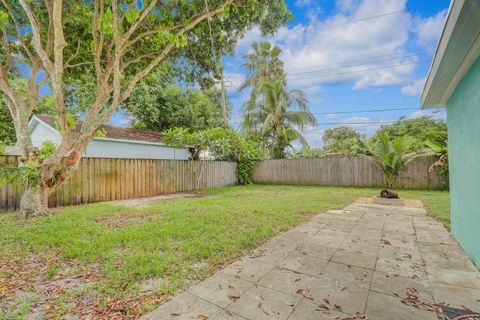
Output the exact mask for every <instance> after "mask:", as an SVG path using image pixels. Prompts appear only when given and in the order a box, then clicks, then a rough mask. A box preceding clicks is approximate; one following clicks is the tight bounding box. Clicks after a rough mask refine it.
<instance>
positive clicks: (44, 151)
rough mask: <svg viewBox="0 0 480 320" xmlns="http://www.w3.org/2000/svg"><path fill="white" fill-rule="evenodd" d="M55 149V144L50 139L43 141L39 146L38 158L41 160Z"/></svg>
mask: <svg viewBox="0 0 480 320" xmlns="http://www.w3.org/2000/svg"><path fill="white" fill-rule="evenodd" d="M55 151H57V146H56V145H55V143H53V142H52V141H49V140H47V141H43V142H42V147H41V148H40V153H39V155H38V160H40V161H43V160H45V159H47V158H48V157H50V156H51V155H52V154H54V153H55Z"/></svg>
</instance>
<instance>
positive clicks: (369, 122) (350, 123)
mask: <svg viewBox="0 0 480 320" xmlns="http://www.w3.org/2000/svg"><path fill="white" fill-rule="evenodd" d="M395 122H396V121H366V122H320V123H317V125H319V126H326V125H332V124H335V125H353V124H360V125H364V124H392V123H395Z"/></svg>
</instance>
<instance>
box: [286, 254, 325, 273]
mask: <svg viewBox="0 0 480 320" xmlns="http://www.w3.org/2000/svg"><path fill="white" fill-rule="evenodd" d="M327 263H328V260H325V259H321V258H316V257H312V256H309V255H307V254H305V253H303V252H302V251H294V252H292V253H291V254H289V255H288V256H287V257H286V258H285V259H284V260H283V261H282V262H281V263H279V264H278V265H279V266H280V267H282V268H285V269H289V270H293V271H297V272H300V273H305V274H309V275H312V276H318V275H320V274H321V272H322V270H323V267H324V266H325V265H326V264H327Z"/></svg>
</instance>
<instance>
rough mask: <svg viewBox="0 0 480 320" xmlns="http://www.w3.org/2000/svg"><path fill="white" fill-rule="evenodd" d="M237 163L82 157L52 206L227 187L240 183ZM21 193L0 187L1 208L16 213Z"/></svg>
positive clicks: (5, 160) (7, 162)
mask: <svg viewBox="0 0 480 320" xmlns="http://www.w3.org/2000/svg"><path fill="white" fill-rule="evenodd" d="M15 165H17V157H14V156H0V166H15ZM236 166H237V165H236V163H234V162H225V161H180V160H145V159H109V158H108V159H107V158H83V159H82V160H81V163H80V166H79V168H78V170H77V171H76V172H75V174H74V175H73V176H72V178H71V179H70V180H69V181H68V182H66V183H65V184H64V185H63V186H61V187H60V188H59V189H58V190H57V191H56V192H54V193H53V194H52V195H51V196H50V198H49V206H51V207H55V206H63V205H72V204H82V203H92V202H102V201H114V200H123V199H134V198H142V197H150V196H156V195H162V194H169V193H176V192H187V191H193V190H198V189H205V188H215V187H224V186H229V185H234V184H236V183H237V176H236ZM20 195H21V191H20V190H17V189H16V188H15V187H14V186H11V185H7V186H4V187H3V188H0V209H3V210H16V209H17V208H18V207H19V203H20Z"/></svg>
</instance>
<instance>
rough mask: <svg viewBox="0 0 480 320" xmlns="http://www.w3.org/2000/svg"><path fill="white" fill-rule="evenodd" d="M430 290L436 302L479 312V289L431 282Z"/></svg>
mask: <svg viewBox="0 0 480 320" xmlns="http://www.w3.org/2000/svg"><path fill="white" fill-rule="evenodd" d="M432 291H433V295H434V297H435V302H436V303H443V302H446V303H448V305H449V306H451V307H456V308H462V309H463V308H464V307H467V308H469V309H471V310H473V311H475V312H477V313H480V290H475V289H470V288H464V287H454V286H449V285H440V284H433V285H432Z"/></svg>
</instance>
